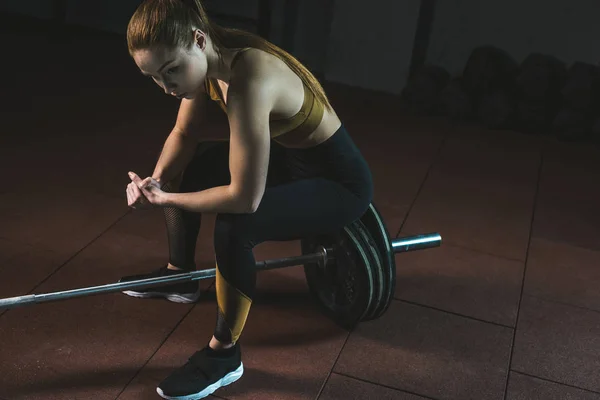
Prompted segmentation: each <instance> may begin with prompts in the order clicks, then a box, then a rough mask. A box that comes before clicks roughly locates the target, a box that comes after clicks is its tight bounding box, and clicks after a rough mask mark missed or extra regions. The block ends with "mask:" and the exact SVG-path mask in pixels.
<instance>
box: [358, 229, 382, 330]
mask: <svg viewBox="0 0 600 400" xmlns="http://www.w3.org/2000/svg"><path fill="white" fill-rule="evenodd" d="M350 226H351V227H352V230H353V231H355V232H356V233H357V234H358V235H359V237H360V240H361V242H362V246H363V248H364V249H365V252H366V253H367V254H368V255H369V259H370V265H371V268H370V269H371V272H372V274H373V285H374V286H373V299H372V300H371V306H370V307H369V310H368V311H367V313H366V314H365V315H364V317H363V319H362V320H363V321H369V320H372V319H375V318H377V317H378V316H379V315H378V313H379V310H380V309H381V307H382V306H383V303H384V301H386V300H387V293H386V292H385V290H386V289H387V287H388V286H389V283H388V282H387V279H388V276H387V273H386V272H385V271H384V270H383V268H384V267H383V260H382V259H381V255H380V254H379V249H378V248H377V245H376V244H375V241H374V240H373V238H372V237H371V235H370V234H369V232H368V231H367V228H366V227H365V225H364V224H363V223H362V222H361V221H360V220H357V221H355V222H354V223H352V224H351V225H350Z"/></svg>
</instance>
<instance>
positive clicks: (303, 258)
mask: <svg viewBox="0 0 600 400" xmlns="http://www.w3.org/2000/svg"><path fill="white" fill-rule="evenodd" d="M441 242H442V237H441V236H440V235H439V233H427V234H421V235H415V236H407V237H404V238H399V239H396V240H393V241H391V245H392V249H393V252H394V253H404V252H409V251H414V250H421V249H427V248H431V247H438V246H440V245H441ZM333 259H334V255H333V251H332V249H329V248H325V247H321V248H320V249H319V251H318V252H316V253H311V254H303V255H300V256H294V257H285V258H280V259H273V260H265V261H259V262H257V263H256V268H257V270H269V269H276V268H283V267H291V266H296V265H302V264H305V263H311V262H316V263H319V265H321V266H325V265H326V264H327V262H328V261H329V260H333ZM215 276H216V269H215V268H212V269H206V270H202V271H193V272H186V273H182V274H176V275H171V276H163V277H157V278H149V279H140V280H135V281H129V282H117V283H110V284H107V285H101V286H92V287H86V288H79V289H72V290H65V291H60V292H52V293H41V294H29V295H24V296H16V297H8V298H4V299H0V311H1V310H4V309H10V308H16V307H21V306H26V305H31V304H39V303H47V302H51V301H61V300H67V299H72V298H76V297H84V296H93V295H99V294H106V293H113V292H120V291H123V290H130V289H143V288H148V287H154V286H162V285H165V284H175V283H181V282H187V281H196V280H201V279H208V278H214V277H215Z"/></svg>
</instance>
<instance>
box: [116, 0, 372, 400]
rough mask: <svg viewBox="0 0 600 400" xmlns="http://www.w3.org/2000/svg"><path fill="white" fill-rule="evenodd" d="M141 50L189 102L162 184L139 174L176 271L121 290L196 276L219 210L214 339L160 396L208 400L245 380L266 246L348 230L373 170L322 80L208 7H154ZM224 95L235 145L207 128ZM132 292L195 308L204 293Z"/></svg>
mask: <svg viewBox="0 0 600 400" xmlns="http://www.w3.org/2000/svg"><path fill="white" fill-rule="evenodd" d="M127 41H128V47H129V52H130V54H131V56H132V58H133V59H134V60H135V63H136V64H137V66H138V67H139V69H140V70H141V72H142V73H143V74H144V75H147V76H149V77H151V78H152V79H153V80H154V81H155V82H156V83H157V84H158V85H159V86H160V87H161V88H162V89H163V90H164V91H165V93H166V94H168V95H172V96H176V97H177V98H180V99H181V106H180V109H179V114H178V116H177V121H176V123H175V127H174V128H173V130H172V132H171V133H170V135H169V137H168V138H167V140H166V142H165V145H164V148H163V149H162V153H161V155H160V157H159V160H158V162H157V165H156V168H155V170H154V173H153V175H152V176H151V177H148V178H146V179H143V180H142V179H141V178H140V177H139V176H138V175H136V174H135V173H133V172H130V173H129V176H130V178H131V180H132V182H131V183H130V184H129V185H128V187H127V199H128V204H129V206H130V207H133V208H138V207H148V206H156V207H162V208H163V209H164V211H165V217H166V222H167V231H168V238H169V250H170V259H169V264H168V265H166V266H164V267H162V268H160V269H159V270H157V271H153V272H151V273H148V274H144V275H134V276H128V277H124V278H122V279H121V281H127V280H134V279H143V278H151V277H156V276H163V275H169V274H177V273H181V270H185V271H189V270H193V269H195V268H196V265H195V260H194V254H195V245H196V240H197V236H198V232H199V228H200V219H201V214H202V213H215V214H217V216H216V225H215V232H214V244H215V255H216V264H217V274H216V292H217V304H218V308H217V323H216V328H215V331H214V336H213V337H212V338H211V339H210V341H209V343H208V344H207V345H206V346H205V347H204V348H202V350H200V351H197V352H196V353H194V354H193V355H192V356H191V357H190V358H189V360H188V361H187V362H186V364H185V365H184V366H182V367H181V368H179V369H177V370H176V371H175V372H174V373H173V374H172V375H170V376H169V377H167V378H166V379H165V380H164V381H163V382H162V383H161V384H160V385H159V387H158V388H157V391H158V393H159V394H160V395H161V396H162V397H163V398H166V399H199V398H203V397H206V396H208V395H209V394H211V393H213V392H214V391H215V390H217V389H218V388H219V387H222V386H224V385H227V384H230V383H232V382H234V381H236V380H237V379H239V378H240V376H241V375H242V373H243V364H242V362H241V353H240V345H239V342H238V339H239V338H240V335H241V333H242V330H243V328H244V324H245V322H246V318H247V317H248V313H249V310H250V306H251V304H252V298H253V296H254V290H255V284H256V271H255V263H256V261H255V259H254V256H253V252H252V250H253V248H254V246H256V245H257V244H259V243H261V242H264V241H270V240H272V241H281V240H295V239H301V238H303V237H306V236H309V235H314V234H320V233H333V232H337V231H339V230H340V229H341V228H342V227H344V226H345V225H347V224H349V223H350V222H352V221H354V220H356V219H357V218H359V217H361V216H362V215H363V213H364V212H365V211H366V210H367V208H368V206H369V204H370V202H371V200H372V196H373V183H372V177H371V172H370V170H369V167H368V165H367V163H366V161H365V160H364V158H363V157H362V155H361V153H360V152H359V150H358V149H357V147H356V146H355V144H354V142H353V141H352V139H351V138H350V136H349V134H348V132H347V131H346V129H345V128H344V126H343V124H342V123H341V121H340V119H339V118H338V116H337V115H336V113H335V111H334V110H333V108H332V107H331V104H330V103H329V100H328V99H327V96H326V94H325V92H324V91H323V88H322V87H321V85H320V84H319V82H318V81H317V80H316V79H315V77H314V76H313V75H312V74H311V73H310V72H309V71H308V70H307V69H306V68H305V67H304V66H302V65H301V63H299V62H298V61H297V60H296V59H295V58H294V57H292V56H291V55H290V54H288V53H287V52H285V51H283V50H282V49H280V48H278V47H277V46H275V45H273V44H271V43H269V42H268V41H266V40H264V39H262V38H260V37H258V36H257V35H253V34H251V33H249V32H245V31H241V30H235V29H226V28H223V27H219V26H218V25H216V24H214V23H211V21H209V19H208V18H207V15H206V12H205V10H204V8H203V6H202V4H201V3H200V0H146V1H144V2H143V3H142V4H141V5H140V7H139V8H138V9H137V10H136V12H135V13H134V15H133V16H132V18H131V21H130V22H129V26H128V30H127ZM210 99H212V100H214V101H216V102H218V104H219V105H220V106H221V108H222V109H223V111H225V112H226V114H227V118H228V122H229V128H230V129H229V134H228V135H227V136H225V137H212V136H209V134H208V132H205V131H203V130H202V118H203V113H204V112H205V110H206V105H207V101H208V100H210ZM126 293H127V294H130V295H133V296H138V297H149V296H156V295H160V296H164V297H166V298H168V299H169V300H172V301H177V302H194V301H196V300H197V298H198V284H197V283H193V282H191V283H186V284H181V285H170V286H165V287H162V288H152V289H148V290H139V291H129V292H126Z"/></svg>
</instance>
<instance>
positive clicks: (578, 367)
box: [511, 296, 600, 392]
mask: <svg viewBox="0 0 600 400" xmlns="http://www.w3.org/2000/svg"><path fill="white" fill-rule="evenodd" d="M511 369H512V370H514V371H517V372H522V373H525V374H528V375H533V376H537V377H540V378H544V379H547V380H551V381H554V382H559V383H564V384H567V385H571V386H576V387H580V388H583V389H588V390H593V391H596V392H600V375H598V371H599V370H600V313H598V312H597V311H591V310H586V309H582V308H577V307H573V306H567V305H561V304H557V303H552V302H548V301H544V300H541V299H537V298H534V297H530V296H523V301H522V303H521V311H520V315H519V321H518V323H517V334H516V337H515V344H514V354H513V359H512V365H511Z"/></svg>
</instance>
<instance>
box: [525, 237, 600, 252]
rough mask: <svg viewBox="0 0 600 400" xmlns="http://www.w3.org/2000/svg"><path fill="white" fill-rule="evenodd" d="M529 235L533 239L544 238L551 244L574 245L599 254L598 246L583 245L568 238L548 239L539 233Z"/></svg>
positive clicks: (576, 247) (578, 248) (577, 248)
mask: <svg viewBox="0 0 600 400" xmlns="http://www.w3.org/2000/svg"><path fill="white" fill-rule="evenodd" d="M531 236H532V238H533V239H535V240H544V241H546V242H551V243H552V244H560V245H563V246H569V247H574V248H575V249H576V250H586V251H592V252H594V253H599V254H600V249H598V248H594V247H590V246H583V245H581V244H576V243H572V242H569V241H568V240H560V239H550V238H547V237H544V236H541V235H536V234H535V233H533V232H532V234H531Z"/></svg>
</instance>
